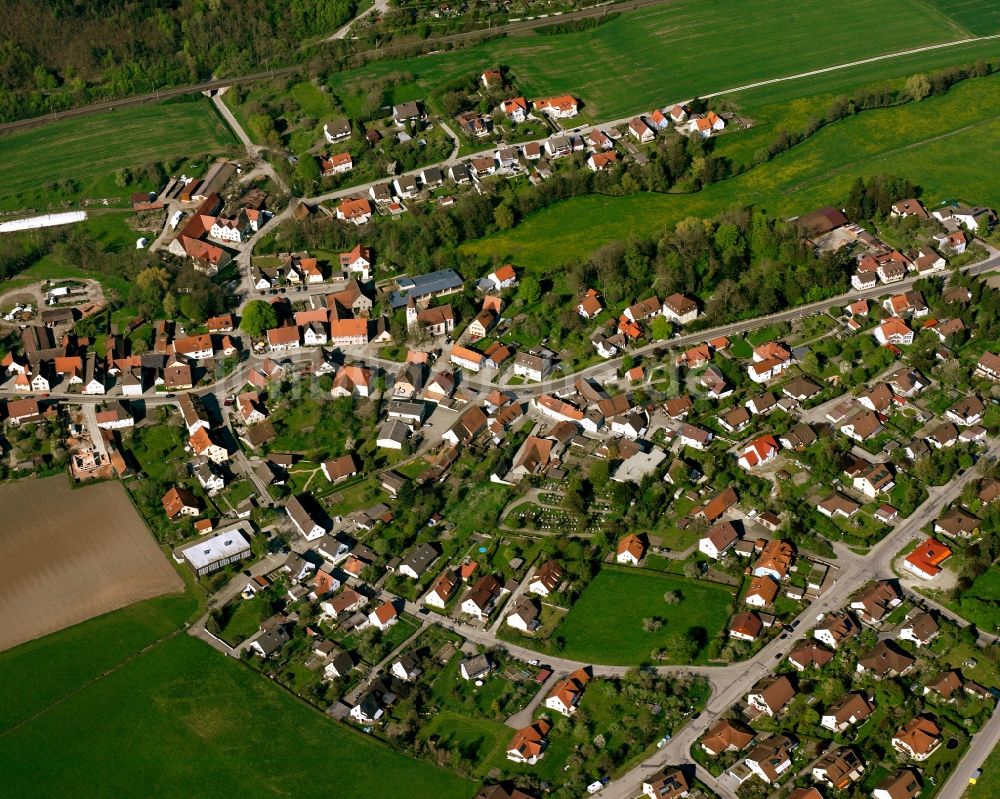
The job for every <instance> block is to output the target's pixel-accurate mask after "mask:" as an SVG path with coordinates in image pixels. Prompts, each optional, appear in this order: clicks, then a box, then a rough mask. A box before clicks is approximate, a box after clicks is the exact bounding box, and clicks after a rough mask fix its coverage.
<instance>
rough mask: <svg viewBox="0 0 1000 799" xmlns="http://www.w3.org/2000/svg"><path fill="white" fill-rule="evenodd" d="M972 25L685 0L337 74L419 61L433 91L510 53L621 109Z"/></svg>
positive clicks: (905, 3) (526, 69) (360, 74)
mask: <svg viewBox="0 0 1000 799" xmlns="http://www.w3.org/2000/svg"><path fill="white" fill-rule="evenodd" d="M976 8H979V9H988V8H989V3H988V2H987V0H974V7H972V8H970V9H969V12H970V13H969V14H967V15H966V16H970V15H971V14H972V12H973V11H975V9H976ZM983 13H984V14H985V13H987V12H983ZM873 30H878V31H879V34H880V35H879V36H878V37H877V39H873V38H872V36H871V32H872V31H873ZM820 31H821V32H822V33H821V34H818V32H820ZM969 35H970V34H969V31H968V30H966V29H965V28H963V27H962V26H960V25H957V24H955V23H953V22H952V21H951V20H950V19H949V18H948V17H947V16H945V14H943V13H940V12H938V11H936V10H934V9H933V8H931V7H929V6H928V4H927V3H924V2H921V0H898V1H897V0H843V1H842V2H840V3H835V4H831V3H801V4H798V5H796V6H795V7H794V8H792V9H790V8H789V5H788V3H787V2H784V0H720V1H719V2H715V3H711V4H706V3H701V2H697V0H679V2H676V3H670V4H665V5H663V6H658V7H655V8H648V9H642V10H639V11H635V12H631V13H627V14H623V15H621V16H620V17H618V18H617V19H614V20H612V21H610V22H608V23H606V24H604V25H602V26H600V27H599V28H596V29H594V30H589V31H585V32H581V33H572V34H561V35H558V36H546V37H542V36H528V37H518V38H508V39H503V40H499V41H495V42H489V43H486V44H483V45H480V46H477V47H472V48H467V49H464V50H460V51H455V52H447V53H441V54H435V55H431V56H424V57H421V58H409V59H400V60H395V61H384V62H378V63H374V64H371V65H368V66H366V67H364V68H362V69H360V70H357V71H354V72H346V73H342V74H340V75H338V76H336V77H335V78H334V80H333V82H332V85H333V88H334V90H335V91H336V92H338V93H340V94H344V95H357V94H359V93H360V89H361V85H360V84H361V82H362V81H363V80H364V79H367V78H379V77H385V76H390V75H393V74H394V73H396V74H398V73H410V74H412V75H413V76H414V78H415V79H416V82H417V86H419V87H422V88H423V89H424V90H425V91H427V92H429V91H430V90H431V89H434V88H436V87H439V86H441V85H442V84H444V83H446V82H447V81H450V80H453V79H455V78H460V77H466V76H468V75H470V74H478V72H479V71H480V70H482V68H483V66H484V65H487V64H494V63H499V64H503V65H504V66H505V67H507V68H508V70H509V72H510V74H511V75H512V76H513V78H514V79H515V80H516V82H517V85H518V88H519V89H520V90H521V91H523V92H524V93H525V95H526V96H538V95H545V94H551V93H558V92H573V93H574V94H577V95H579V96H580V97H581V99H582V100H583V101H584V103H585V106H586V107H585V113H586V114H587V115H588V116H589V117H591V118H595V119H614V118H618V117H623V116H626V115H628V114H633V113H635V112H636V111H637V110H639V109H641V108H643V107H645V106H652V105H653V104H661V105H662V104H664V103H668V102H675V101H678V100H683V99H685V98H688V97H691V96H693V95H695V94H707V93H709V92H714V91H720V90H723V89H729V88H732V87H736V86H743V85H746V84H749V83H752V82H755V81H759V80H766V79H770V78H775V77H778V76H782V75H792V74H796V73H799V72H804V71H807V70H811V69H816V68H818V67H825V66H831V65H834V64H841V63H845V62H848V61H852V60H855V59H862V58H870V57H872V56H874V55H878V54H880V53H886V52H895V51H901V50H906V49H907V48H912V47H918V46H920V45H925V44H930V43H933V42H942V41H948V40H955V39H963V38H967V37H968V36H969ZM779 43H780V44H779ZM623 78H627V79H623ZM413 89H414V87H413V86H412V85H406V84H402V85H398V86H397V87H395V89H394V90H393V91H394V95H393V97H392V99H393V101H394V102H398V101H400V100H404V99H411V98H412V96H413V94H412V91H413ZM418 96H419V95H418Z"/></svg>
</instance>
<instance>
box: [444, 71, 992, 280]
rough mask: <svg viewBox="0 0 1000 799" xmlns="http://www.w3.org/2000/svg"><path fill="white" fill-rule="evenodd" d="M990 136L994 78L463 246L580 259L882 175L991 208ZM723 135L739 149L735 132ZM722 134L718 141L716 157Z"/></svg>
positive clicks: (567, 205) (557, 261) (797, 206)
mask: <svg viewBox="0 0 1000 799" xmlns="http://www.w3.org/2000/svg"><path fill="white" fill-rule="evenodd" d="M998 134H1000V75H993V76H991V77H988V78H979V79H973V80H968V81H964V82H962V83H961V84H959V85H957V86H955V87H954V88H953V89H952V90H951V91H950V92H948V93H947V94H945V95H940V96H936V97H932V98H930V99H927V100H924V101H923V102H920V103H908V104H905V105H902V106H897V107H895V108H887V109H877V110H872V111H865V112H864V113H861V114H858V115H856V116H853V117H850V118H848V119H844V120H841V121H839V122H836V123H833V124H832V125H828V126H827V127H825V128H823V129H822V130H820V131H819V132H818V133H817V134H815V135H814V136H812V137H811V138H809V139H807V140H806V141H805V142H803V143H802V144H800V145H798V146H796V147H793V148H792V149H791V150H789V151H787V152H785V153H783V154H781V155H779V156H778V157H776V158H775V159H773V160H772V161H769V162H767V163H765V164H762V165H761V166H758V167H755V168H753V169H751V170H750V171H748V172H746V173H743V174H741V175H738V176H736V177H734V178H730V179H729V180H725V181H722V182H720V183H715V184H711V185H709V186H707V187H706V188H704V189H703V190H701V191H699V192H695V193H690V194H680V193H677V194H653V193H642V194H632V195H626V196H623V197H610V196H603V195H588V196H585V197H579V198H573V199H570V200H566V201H564V202H562V203H559V204H557V205H554V206H551V207H549V208H547V209H545V210H543V211H540V212H538V213H537V214H534V215H532V216H531V217H528V218H527V219H525V220H524V221H523V222H522V223H521V224H519V225H517V226H516V227H515V228H513V229H511V230H509V231H506V232H504V233H501V234H496V235H493V236H489V237H487V238H484V239H480V240H478V241H474V242H469V243H467V244H464V245H463V246H462V249H463V250H464V251H465V252H468V253H471V254H473V255H476V256H479V257H482V258H498V259H505V260H511V261H514V262H515V263H518V264H519V265H522V266H524V267H527V268H533V269H537V270H547V269H550V268H551V267H553V266H558V265H563V264H569V263H572V262H574V261H578V260H581V259H584V258H586V257H587V256H588V255H589V254H590V253H592V252H593V251H594V250H596V249H598V248H599V247H601V246H602V245H604V244H606V243H608V242H609V241H614V240H616V239H628V238H629V237H630V236H633V235H638V236H646V237H652V236H655V235H656V234H657V233H658V232H659V231H661V230H663V229H664V228H665V227H668V226H673V225H675V224H676V223H677V222H679V221H680V220H681V219H684V218H686V217H691V216H695V217H702V218H707V217H711V216H714V215H715V214H717V213H718V212H719V211H722V210H723V209H725V208H727V207H730V206H733V205H738V204H754V205H756V206H758V207H761V208H764V209H766V210H767V211H768V212H770V213H772V214H776V215H779V216H795V215H800V214H804V213H808V212H809V211H811V210H813V209H814V208H816V207H817V206H820V205H825V204H828V203H836V202H837V201H838V200H840V199H841V197H842V196H843V195H844V194H845V193H846V191H847V189H848V188H849V186H850V184H851V183H852V182H853V181H854V180H855V179H856V178H858V177H870V176H873V175H877V174H881V173H887V174H892V175H900V176H905V177H906V178H908V179H910V180H912V181H913V182H914V183H916V184H918V185H920V186H921V187H922V188H923V190H924V195H923V199H924V201H925V202H926V203H927V204H929V205H936V204H938V203H940V202H942V201H944V200H948V199H954V198H956V197H959V198H962V199H965V200H968V201H970V202H975V203H981V204H987V205H997V204H1000V183H998V181H997V173H996V170H995V169H990V168H984V166H985V165H988V164H992V163H994V161H995V158H994V155H995V154H994V152H993V149H994V148H993V144H992V142H994V141H996V137H997V135H998ZM730 135H732V137H733V138H734V139H735V140H736V144H735V145H734V146H736V145H738V139H739V136H740V135H742V134H730ZM726 138H727V137H726V136H723V137H722V138H721V139H720V152H723V153H725V149H724V148H725V147H726V146H727V145H725V144H723V143H722V142H723V141H724V140H725V139H726ZM942 165H947V169H944V168H942Z"/></svg>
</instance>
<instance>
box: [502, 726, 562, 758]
mask: <svg viewBox="0 0 1000 799" xmlns="http://www.w3.org/2000/svg"><path fill="white" fill-rule="evenodd" d="M551 727H552V725H551V724H550V723H549V722H547V721H546V720H545V719H539V720H538V721H536V722H535V723H534V724H530V725H528V726H527V727H523V728H521V729H520V730H518V731H517V732H515V733H514V737H513V738H511V741H510V744H509V745H508V747H507V759H508V760H513V761H514V762H515V763H527V764H528V765H529V766H533V765H535V763H537V762H538V761H539V760H541V759H542V757H544V755H545V748H546V747H547V746H548V743H549V740H548V733H549V730H550V729H551Z"/></svg>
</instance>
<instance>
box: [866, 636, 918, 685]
mask: <svg viewBox="0 0 1000 799" xmlns="http://www.w3.org/2000/svg"><path fill="white" fill-rule="evenodd" d="M914 663H916V661H915V660H914V659H913V658H912V657H910V656H909V655H907V654H906V653H905V652H903V651H902V650H900V649H898V648H897V647H896V646H895V645H893V644H890V643H888V642H886V641H879V642H878V643H877V644H876V645H875V648H874V649H873V650H872V651H871V652H869V653H868V654H867V655H865V656H864V657H863V658H861V660H859V661H858V665H857V670H858V673H859V674H860V673H862V672H865V671H870V672H872V674H873V675H874V676H875V679H877V680H879V679H882V678H883V677H899V676H900V675H902V674H906V672H908V671H909V670H910V669H912V668H913V664H914Z"/></svg>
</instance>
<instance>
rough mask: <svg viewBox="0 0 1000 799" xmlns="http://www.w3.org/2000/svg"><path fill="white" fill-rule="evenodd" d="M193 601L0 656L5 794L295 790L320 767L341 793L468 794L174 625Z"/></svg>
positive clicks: (309, 785) (147, 607) (304, 788)
mask: <svg viewBox="0 0 1000 799" xmlns="http://www.w3.org/2000/svg"><path fill="white" fill-rule="evenodd" d="M194 604H195V603H194V602H193V601H192V600H191V599H190V598H189V597H182V598H173V599H161V600H154V601H153V602H147V603H143V604H140V605H136V606H133V607H131V608H128V609H126V610H123V611H119V612H116V613H113V614H109V615H108V616H105V617H102V618H100V619H97V620H94V621H91V622H87V623H86V624H82V625H79V626H77V627H73V628H71V629H69V630H65V631H63V632H60V633H57V634H55V635H52V636H49V637H48V638H45V639H41V640H40V641H36V642H32V643H30V644H26V645H24V646H22V647H19V648H17V649H13V650H11V651H9V652H6V653H3V655H0V686H2V687H0V700H2V701H0V707H2V708H3V710H2V716H0V719H2V726H0V762H2V763H3V764H4V769H3V770H4V791H5V793H9V795H11V796H23V797H35V796H37V797H43V796H54V795H58V794H61V793H69V794H73V795H81V796H137V795H142V796H166V797H170V796H178V797H186V796H220V797H221V796H231V795H232V793H233V790H234V786H239V787H240V789H241V790H244V791H247V792H248V793H250V794H252V795H255V796H271V795H283V796H302V795H305V794H306V793H309V792H311V791H313V790H314V789H315V786H316V780H317V778H318V775H322V779H324V780H328V781H330V783H331V784H335V785H336V786H337V795H338V796H343V797H348V798H352V797H357V799H360V798H361V797H366V796H373V795H376V796H377V795H383V794H387V793H389V792H390V791H392V790H394V789H395V788H396V787H397V786H398V785H400V784H405V785H407V789H408V793H409V794H412V795H413V796H415V797H417V799H432V797H433V798H434V799H450V798H451V797H454V798H455V799H459V798H460V797H469V796H471V794H472V792H473V786H472V785H471V783H469V782H468V781H466V780H464V779H462V778H460V777H457V776H454V775H451V774H448V773H446V772H444V771H441V770H439V769H437V768H434V767H432V766H430V765H428V764H425V763H420V762H418V761H415V760H410V759H408V758H406V757H403V756H401V755H398V754H396V753H394V752H392V751H391V750H389V749H388V748H385V747H383V746H381V745H379V744H377V743H375V742H373V741H372V740H370V739H366V737H365V736H364V735H363V734H361V733H358V732H355V731H353V730H350V729H347V728H346V727H344V726H343V725H340V724H337V723H334V722H332V721H330V720H329V719H325V718H323V716H322V715H321V714H320V713H319V712H318V711H315V710H313V709H312V708H310V707H308V706H306V705H305V704H303V703H300V702H298V701H297V700H295V699H293V698H291V697H290V696H289V695H288V694H286V693H285V692H284V691H282V690H281V689H280V688H278V687H277V686H275V685H273V684H271V683H270V682H269V681H268V680H266V679H264V678H262V677H261V676H260V675H259V674H257V673H255V672H254V671H252V670H250V669H247V668H245V667H243V666H242V665H240V664H239V663H236V662H234V661H232V660H230V659H228V658H225V657H223V656H222V655H219V654H218V653H216V652H213V651H212V650H211V649H210V648H209V647H208V646H206V645H205V644H204V643H203V642H201V641H197V640H195V639H193V638H191V637H189V636H188V635H186V634H185V633H184V632H183V631H181V630H178V626H179V625H180V623H181V621H182V620H183V619H184V618H185V617H187V616H188V615H190V614H191V612H192V611H193V610H194ZM171 631H176V635H174V636H172V637H170V633H171ZM164 635H167V636H168V637H167V638H166V639H165V640H163V641H162V642H161V643H159V644H157V645H155V646H151V647H149V648H148V649H146V650H145V651H142V652H141V653H139V652H140V650H141V649H142V648H143V647H144V646H147V645H148V644H149V643H150V642H151V641H154V640H156V639H158V638H160V637H162V636H164ZM137 653H139V654H138V655H137ZM117 664H120V667H117V668H116V665H117ZM99 675H102V676H99ZM53 752H58V753H59V755H58V764H57V765H56V766H54V765H53V760H52V754H53ZM140 786H141V787H140Z"/></svg>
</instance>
